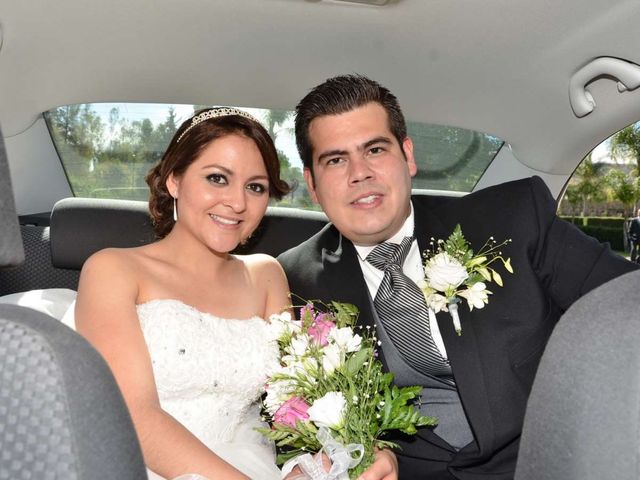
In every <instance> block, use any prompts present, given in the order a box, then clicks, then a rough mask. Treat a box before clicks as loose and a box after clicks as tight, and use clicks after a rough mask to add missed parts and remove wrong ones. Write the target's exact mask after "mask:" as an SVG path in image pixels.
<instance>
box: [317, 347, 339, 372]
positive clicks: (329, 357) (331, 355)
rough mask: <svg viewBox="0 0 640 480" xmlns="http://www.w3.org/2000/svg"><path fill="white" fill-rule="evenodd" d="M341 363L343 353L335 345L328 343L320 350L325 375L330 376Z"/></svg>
mask: <svg viewBox="0 0 640 480" xmlns="http://www.w3.org/2000/svg"><path fill="white" fill-rule="evenodd" d="M343 362H344V353H343V351H342V350H340V347H339V346H338V345H336V344H335V343H330V344H329V345H327V346H326V347H324V348H323V349H322V368H324V371H325V372H326V373H327V375H331V374H332V373H333V372H334V371H335V370H336V368H339V367H340V366H341V365H342V363H343Z"/></svg>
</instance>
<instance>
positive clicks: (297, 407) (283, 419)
mask: <svg viewBox="0 0 640 480" xmlns="http://www.w3.org/2000/svg"><path fill="white" fill-rule="evenodd" d="M307 410H309V405H307V402H305V401H304V399H303V398H301V397H291V398H290V399H289V400H287V401H286V402H284V403H283V404H282V405H281V406H280V408H279V409H278V410H277V411H276V413H275V414H274V416H273V422H274V423H280V424H282V425H287V426H290V427H293V428H295V426H296V422H297V421H298V420H306V419H308V418H309V414H308V413H307Z"/></svg>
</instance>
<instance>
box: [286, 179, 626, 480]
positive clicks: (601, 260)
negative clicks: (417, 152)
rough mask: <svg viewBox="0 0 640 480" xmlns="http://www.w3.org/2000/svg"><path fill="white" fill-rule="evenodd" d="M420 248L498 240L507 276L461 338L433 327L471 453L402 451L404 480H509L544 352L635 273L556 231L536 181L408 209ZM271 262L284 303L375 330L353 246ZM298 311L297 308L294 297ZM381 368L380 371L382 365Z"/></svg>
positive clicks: (330, 242)
mask: <svg viewBox="0 0 640 480" xmlns="http://www.w3.org/2000/svg"><path fill="white" fill-rule="evenodd" d="M412 202H413V207H414V212H415V236H416V238H417V240H418V243H419V246H420V250H421V251H424V250H425V249H426V248H427V246H428V242H429V240H430V238H431V237H433V238H435V239H438V238H441V239H445V238H447V237H448V236H449V235H450V234H451V232H452V231H453V229H454V227H455V225H456V224H457V223H459V224H460V225H461V227H462V232H463V234H464V236H465V238H466V239H467V240H468V241H469V242H470V244H471V246H472V248H474V249H476V250H477V249H479V248H480V247H481V246H482V245H483V244H484V242H485V241H486V240H487V239H488V238H489V237H490V236H493V237H494V238H495V239H496V240H497V241H501V240H503V239H506V238H511V239H512V240H513V242H512V243H511V244H509V245H508V246H506V247H504V248H503V254H504V256H505V257H510V258H511V265H512V266H513V269H514V274H513V275H511V274H509V273H507V272H506V271H504V269H502V268H501V266H498V267H497V268H498V270H500V271H501V273H502V278H503V281H504V286H503V287H499V286H497V285H496V284H495V283H490V284H488V287H489V290H491V291H492V292H493V295H490V297H489V304H488V305H486V306H485V307H484V308H483V309H480V310H478V309H474V310H473V311H472V312H469V309H468V308H467V305H466V302H465V303H462V304H460V308H459V311H460V318H461V322H462V335H461V336H456V334H455V332H454V329H453V326H452V322H451V319H450V317H449V315H448V314H447V313H445V312H441V313H438V314H437V318H438V325H439V327H440V331H441V333H442V337H443V340H444V343H445V346H446V350H447V354H448V357H449V360H450V362H451V367H452V369H453V374H454V376H455V381H456V385H457V388H458V392H459V394H460V398H461V401H462V405H463V408H464V411H465V413H466V415H467V418H468V421H469V423H470V425H471V428H472V431H473V434H474V438H475V441H474V442H472V443H471V444H470V445H468V446H466V447H464V448H463V449H461V450H460V451H458V452H455V451H454V450H453V449H452V448H451V447H450V446H449V445H448V444H447V443H446V442H444V441H443V440H442V439H441V438H440V437H438V436H437V435H435V434H434V433H433V431H432V430H431V429H428V428H425V429H422V430H421V431H420V432H419V434H418V435H416V436H415V437H413V438H411V439H408V440H407V441H402V442H401V445H402V451H401V452H399V461H400V474H401V478H406V479H421V478H424V479H428V480H436V479H440V478H443V479H444V478H459V479H487V478H492V479H498V478H499V479H509V478H513V474H514V470H515V461H516V455H517V449H518V443H519V438H520V433H521V430H522V423H523V418H524V412H525V406H526V402H527V397H528V395H529V391H530V389H531V385H532V382H533V378H534V375H535V372H536V369H537V366H538V362H539V360H540V356H541V354H542V352H543V350H544V347H545V344H546V342H547V339H548V338H549V335H550V334H551V331H552V329H553V327H554V326H555V324H556V322H557V321H558V318H559V317H560V315H561V314H562V313H563V312H564V311H565V310H566V309H567V308H568V307H569V306H570V305H571V304H572V303H573V302H574V301H575V300H576V299H577V298H579V297H580V296H582V295H584V294H585V293H586V292H588V291H589V290H591V289H593V288H594V287H597V286H598V285H600V284H602V283H604V282H606V281H608V280H610V279H612V278H614V277H617V276H619V275H621V274H623V273H625V272H628V271H631V270H633V269H635V268H636V266H634V265H633V264H632V263H631V262H628V261H626V260H624V259H622V258H621V257H619V256H617V255H615V254H613V253H611V252H610V250H609V248H608V246H606V245H602V244H600V243H599V242H597V241H596V240H595V239H593V238H591V237H588V236H585V235H584V234H583V233H582V232H580V231H579V230H578V229H577V228H575V227H574V226H573V225H571V224H569V223H567V222H564V221H562V220H560V219H558V218H557V217H556V215H555V212H556V203H555V201H554V199H553V198H552V196H551V194H550V192H549V190H548V189H547V187H546V185H545V184H544V182H543V181H542V180H541V179H540V178H538V177H533V178H531V179H525V180H518V181H515V182H509V183H505V184H502V185H498V186H495V187H490V188H487V189H484V190H481V191H478V192H476V193H473V194H470V195H467V196H464V197H461V198H453V197H427V196H414V197H413V198H412ZM278 260H279V261H280V263H281V264H282V266H283V267H284V270H285V272H286V274H287V277H288V279H289V284H290V287H291V292H292V293H293V294H294V295H298V296H300V297H302V298H303V299H305V300H310V299H319V300H322V301H330V300H336V301H342V302H349V303H353V304H355V305H356V306H357V307H358V308H359V309H360V312H361V313H360V317H359V321H360V322H361V323H362V324H365V325H366V324H372V318H373V315H372V308H373V305H372V303H371V301H370V299H369V295H368V291H367V286H366V284H365V281H364V279H363V276H362V272H361V269H360V266H359V264H358V260H357V254H356V251H355V249H354V247H353V244H352V243H351V242H350V241H348V240H347V239H346V238H344V237H342V236H341V235H340V234H339V232H338V231H337V230H336V228H335V227H333V225H328V226H327V227H326V228H324V229H323V230H322V231H320V232H319V233H318V234H316V235H315V236H314V237H312V238H311V239H309V240H307V241H306V242H304V243H302V244H301V245H299V246H297V247H295V248H293V249H291V250H289V251H287V252H285V253H283V254H282V255H281V256H280V257H278ZM294 303H295V296H294ZM383 361H384V359H383Z"/></svg>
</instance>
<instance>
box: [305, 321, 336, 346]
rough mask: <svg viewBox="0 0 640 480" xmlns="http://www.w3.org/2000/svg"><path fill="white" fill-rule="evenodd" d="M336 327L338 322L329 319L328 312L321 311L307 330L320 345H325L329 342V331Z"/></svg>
mask: <svg viewBox="0 0 640 480" xmlns="http://www.w3.org/2000/svg"><path fill="white" fill-rule="evenodd" d="M335 327H336V324H335V323H333V322H332V321H331V320H328V319H327V314H325V313H320V314H318V316H317V317H316V318H315V319H314V320H313V324H312V325H311V326H310V327H309V330H307V333H309V335H310V336H311V338H313V339H314V340H315V341H316V343H317V344H318V345H321V346H323V347H324V346H325V345H326V344H327V343H329V340H328V338H329V332H331V330H332V329H334V328H335Z"/></svg>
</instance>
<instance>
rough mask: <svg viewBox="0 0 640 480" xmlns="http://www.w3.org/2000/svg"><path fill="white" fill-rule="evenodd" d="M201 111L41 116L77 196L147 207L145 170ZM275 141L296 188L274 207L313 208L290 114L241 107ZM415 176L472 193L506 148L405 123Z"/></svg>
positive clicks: (117, 107)
mask: <svg viewBox="0 0 640 480" xmlns="http://www.w3.org/2000/svg"><path fill="white" fill-rule="evenodd" d="M205 107H207V106H205V105H167V104H140V103H93V104H80V105H65V106H61V107H57V108H54V109H52V110H49V111H48V112H45V114H44V118H45V120H46V122H47V125H48V128H49V131H50V132H51V136H52V138H53V142H54V144H55V147H56V149H57V152H58V154H59V156H60V160H61V161H62V164H63V167H64V170H65V173H66V175H67V179H68V181H69V184H70V186H71V189H72V191H73V193H74V195H75V196H78V197H98V198H124V199H137V200H146V199H147V198H148V188H147V185H146V183H145V181H144V178H145V175H146V173H147V171H148V170H149V168H151V166H152V165H154V164H155V163H156V162H157V161H158V160H159V159H160V158H161V157H162V154H163V152H164V150H165V149H166V147H167V145H168V144H169V141H170V140H171V137H172V136H173V134H174V133H175V131H176V129H177V128H178V126H179V125H180V124H181V123H182V122H183V121H184V120H186V119H188V118H189V117H190V116H191V115H192V114H193V112H194V111H196V110H199V109H201V108H205ZM241 108H243V109H244V110H246V111H248V112H249V113H251V114H253V115H254V116H256V117H257V118H258V119H260V120H261V121H262V122H263V124H264V125H265V127H266V128H267V130H268V131H269V133H270V134H271V136H272V137H273V138H274V139H275V144H276V148H277V150H278V155H279V157H280V164H281V169H282V176H283V178H284V179H285V180H287V181H288V182H289V183H290V184H292V185H293V186H294V189H293V190H292V192H291V193H290V194H289V195H287V196H286V197H285V198H283V199H282V200H281V201H280V202H278V203H277V205H280V206H293V207H302V208H308V209H315V208H317V207H316V206H315V205H314V204H313V203H312V201H311V199H310V197H309V194H308V192H307V189H306V186H305V184H304V179H303V176H302V162H301V160H300V157H299V156H298V152H297V150H296V144H295V138H294V133H293V112H291V111H282V110H266V109H258V108H244V107H241ZM407 127H408V131H409V135H410V136H411V137H412V139H413V142H414V151H415V157H416V161H417V163H418V167H419V171H418V174H417V175H416V178H415V179H414V188H415V189H417V190H425V189H426V190H445V191H454V192H470V191H471V190H472V189H473V187H474V185H475V184H476V182H477V181H478V179H479V178H480V176H481V175H482V173H483V172H484V170H485V169H486V168H487V166H488V165H489V163H490V162H491V161H492V160H493V158H494V156H495V155H496V153H497V152H498V150H499V149H500V147H501V146H502V144H503V142H502V141H501V140H500V139H498V138H496V137H493V136H490V135H487V134H484V133H479V132H474V131H471V130H465V129H460V128H454V127H447V126H441V125H430V124H424V123H415V122H410V123H409V124H408V126H407Z"/></svg>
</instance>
